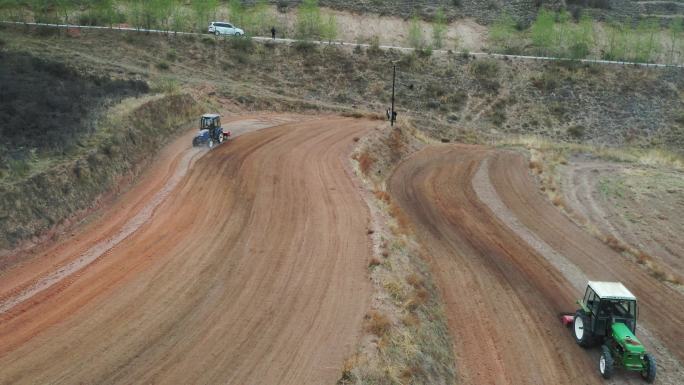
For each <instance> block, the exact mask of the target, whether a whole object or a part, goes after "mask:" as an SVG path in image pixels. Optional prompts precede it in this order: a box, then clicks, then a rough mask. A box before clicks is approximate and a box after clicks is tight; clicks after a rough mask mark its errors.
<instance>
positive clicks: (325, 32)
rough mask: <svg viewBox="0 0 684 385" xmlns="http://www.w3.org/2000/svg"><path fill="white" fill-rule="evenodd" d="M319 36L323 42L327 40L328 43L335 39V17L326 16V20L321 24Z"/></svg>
mask: <svg viewBox="0 0 684 385" xmlns="http://www.w3.org/2000/svg"><path fill="white" fill-rule="evenodd" d="M321 35H322V36H321V37H322V38H323V40H327V41H328V43H332V41H333V40H335V39H337V18H336V17H335V15H332V14H331V15H328V19H327V20H326V21H325V23H323V28H322V31H321Z"/></svg>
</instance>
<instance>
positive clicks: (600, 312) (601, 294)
mask: <svg viewBox="0 0 684 385" xmlns="http://www.w3.org/2000/svg"><path fill="white" fill-rule="evenodd" d="M578 302H579V305H580V306H581V307H582V308H583V309H584V310H585V312H586V313H587V314H588V315H589V316H590V318H591V319H590V322H591V323H592V325H591V329H592V330H593V331H594V335H596V336H606V335H610V333H611V325H613V324H616V323H622V324H624V325H625V326H627V328H628V329H629V330H630V331H631V332H632V333H636V321H637V301H636V297H634V295H633V294H632V293H631V292H630V291H629V290H627V288H626V287H625V286H624V285H622V284H621V283H619V282H593V281H589V285H587V290H586V291H585V292H584V298H582V300H580V301H578Z"/></svg>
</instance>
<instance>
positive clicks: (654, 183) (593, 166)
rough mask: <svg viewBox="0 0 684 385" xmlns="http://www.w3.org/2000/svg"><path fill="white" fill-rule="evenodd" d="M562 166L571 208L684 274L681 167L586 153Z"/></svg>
mask: <svg viewBox="0 0 684 385" xmlns="http://www.w3.org/2000/svg"><path fill="white" fill-rule="evenodd" d="M561 170H562V171H561V172H562V174H561V175H562V187H563V193H564V197H565V201H566V202H567V203H568V205H569V208H570V209H571V210H573V212H574V213H575V214H577V215H578V216H580V217H581V218H585V219H586V220H587V221H589V222H590V223H592V224H593V225H595V226H597V227H598V229H599V230H600V231H602V232H603V233H605V234H610V235H612V236H613V237H615V238H616V239H619V240H622V241H623V242H625V243H627V244H629V245H632V246H633V247H637V248H638V249H639V250H642V251H643V252H645V253H647V254H648V255H649V256H650V257H651V258H654V259H655V260H656V261H657V262H658V263H659V264H660V265H661V266H664V270H665V271H664V272H665V273H666V274H667V273H672V274H675V275H676V276H677V277H684V238H682V236H681V234H682V233H684V216H682V215H681V213H684V173H682V172H676V171H667V170H662V169H660V168H655V167H644V166H641V167H639V166H635V165H629V164H621V163H610V162H605V161H600V160H596V159H587V158H586V157H575V158H573V159H571V160H570V162H569V164H568V165H567V166H564V167H562V168H561Z"/></svg>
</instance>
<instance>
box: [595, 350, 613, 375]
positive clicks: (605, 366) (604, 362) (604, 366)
mask: <svg viewBox="0 0 684 385" xmlns="http://www.w3.org/2000/svg"><path fill="white" fill-rule="evenodd" d="M613 368H614V366H613V355H612V354H611V353H610V349H608V347H607V346H606V345H603V346H601V357H600V358H599V372H601V375H602V376H603V378H605V379H609V378H610V377H611V376H612V375H613Z"/></svg>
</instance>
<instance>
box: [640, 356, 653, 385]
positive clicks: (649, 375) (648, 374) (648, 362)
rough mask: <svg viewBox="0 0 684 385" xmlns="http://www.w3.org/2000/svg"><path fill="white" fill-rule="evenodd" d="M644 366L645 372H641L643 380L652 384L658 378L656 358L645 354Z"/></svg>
mask: <svg viewBox="0 0 684 385" xmlns="http://www.w3.org/2000/svg"><path fill="white" fill-rule="evenodd" d="M644 366H645V367H644V370H642V371H641V378H643V379H644V380H646V382H648V383H649V384H652V383H653V381H655V376H656V362H655V358H653V356H652V355H650V354H648V353H646V354H644Z"/></svg>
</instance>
